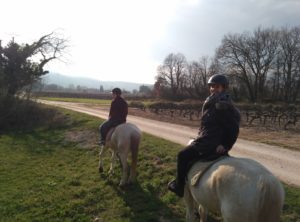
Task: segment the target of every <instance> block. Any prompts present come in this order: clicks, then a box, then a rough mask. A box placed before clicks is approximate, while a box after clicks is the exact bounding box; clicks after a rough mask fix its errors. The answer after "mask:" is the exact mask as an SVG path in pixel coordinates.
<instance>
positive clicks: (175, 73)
mask: <svg viewBox="0 0 300 222" xmlns="http://www.w3.org/2000/svg"><path fill="white" fill-rule="evenodd" d="M186 68H187V62H186V58H185V56H184V55H183V54H181V53H177V54H173V53H171V54H169V55H168V56H167V57H166V58H165V60H164V63H163V65H160V66H159V67H158V70H157V72H158V75H157V77H156V78H157V79H164V80H165V81H164V82H163V83H164V84H165V87H169V88H170V90H171V93H172V95H173V97H175V98H176V97H177V96H179V95H180V94H181V93H182V87H183V84H184V78H185V75H186Z"/></svg>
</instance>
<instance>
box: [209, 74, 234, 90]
mask: <svg viewBox="0 0 300 222" xmlns="http://www.w3.org/2000/svg"><path fill="white" fill-rule="evenodd" d="M207 84H208V85H209V86H210V85H212V84H220V85H223V86H224V87H225V88H227V87H228V85H229V82H228V79H227V78H226V76H224V75H222V74H215V75H212V76H211V77H210V78H209V80H208V82H207Z"/></svg>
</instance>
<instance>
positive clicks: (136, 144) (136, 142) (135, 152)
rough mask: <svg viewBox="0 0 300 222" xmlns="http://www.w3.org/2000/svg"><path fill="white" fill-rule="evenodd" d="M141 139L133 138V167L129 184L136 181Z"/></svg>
mask: <svg viewBox="0 0 300 222" xmlns="http://www.w3.org/2000/svg"><path fill="white" fill-rule="evenodd" d="M139 144H140V138H133V140H132V143H131V147H130V148H131V167H130V176H129V179H128V183H129V184H130V183H133V182H134V181H135V179H136V167H137V159H138V151H139Z"/></svg>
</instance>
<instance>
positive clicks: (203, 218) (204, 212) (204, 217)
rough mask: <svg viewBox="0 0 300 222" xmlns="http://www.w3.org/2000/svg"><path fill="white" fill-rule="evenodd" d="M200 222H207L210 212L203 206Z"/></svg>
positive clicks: (200, 209)
mask: <svg viewBox="0 0 300 222" xmlns="http://www.w3.org/2000/svg"><path fill="white" fill-rule="evenodd" d="M199 214H200V222H206V221H207V214H208V210H207V209H206V208H205V207H203V206H202V205H200V206H199Z"/></svg>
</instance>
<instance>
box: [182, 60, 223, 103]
mask: <svg viewBox="0 0 300 222" xmlns="http://www.w3.org/2000/svg"><path fill="white" fill-rule="evenodd" d="M218 72H219V65H218V64H217V61H216V60H213V59H212V58H209V57H208V56H202V57H201V58H200V59H199V61H193V62H191V63H190V64H189V65H188V73H187V78H186V85H185V89H186V91H187V92H188V94H189V95H190V96H193V97H197V98H205V97H206V96H207V93H208V92H207V81H208V78H209V77H210V76H212V75H213V74H216V73H218Z"/></svg>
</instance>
